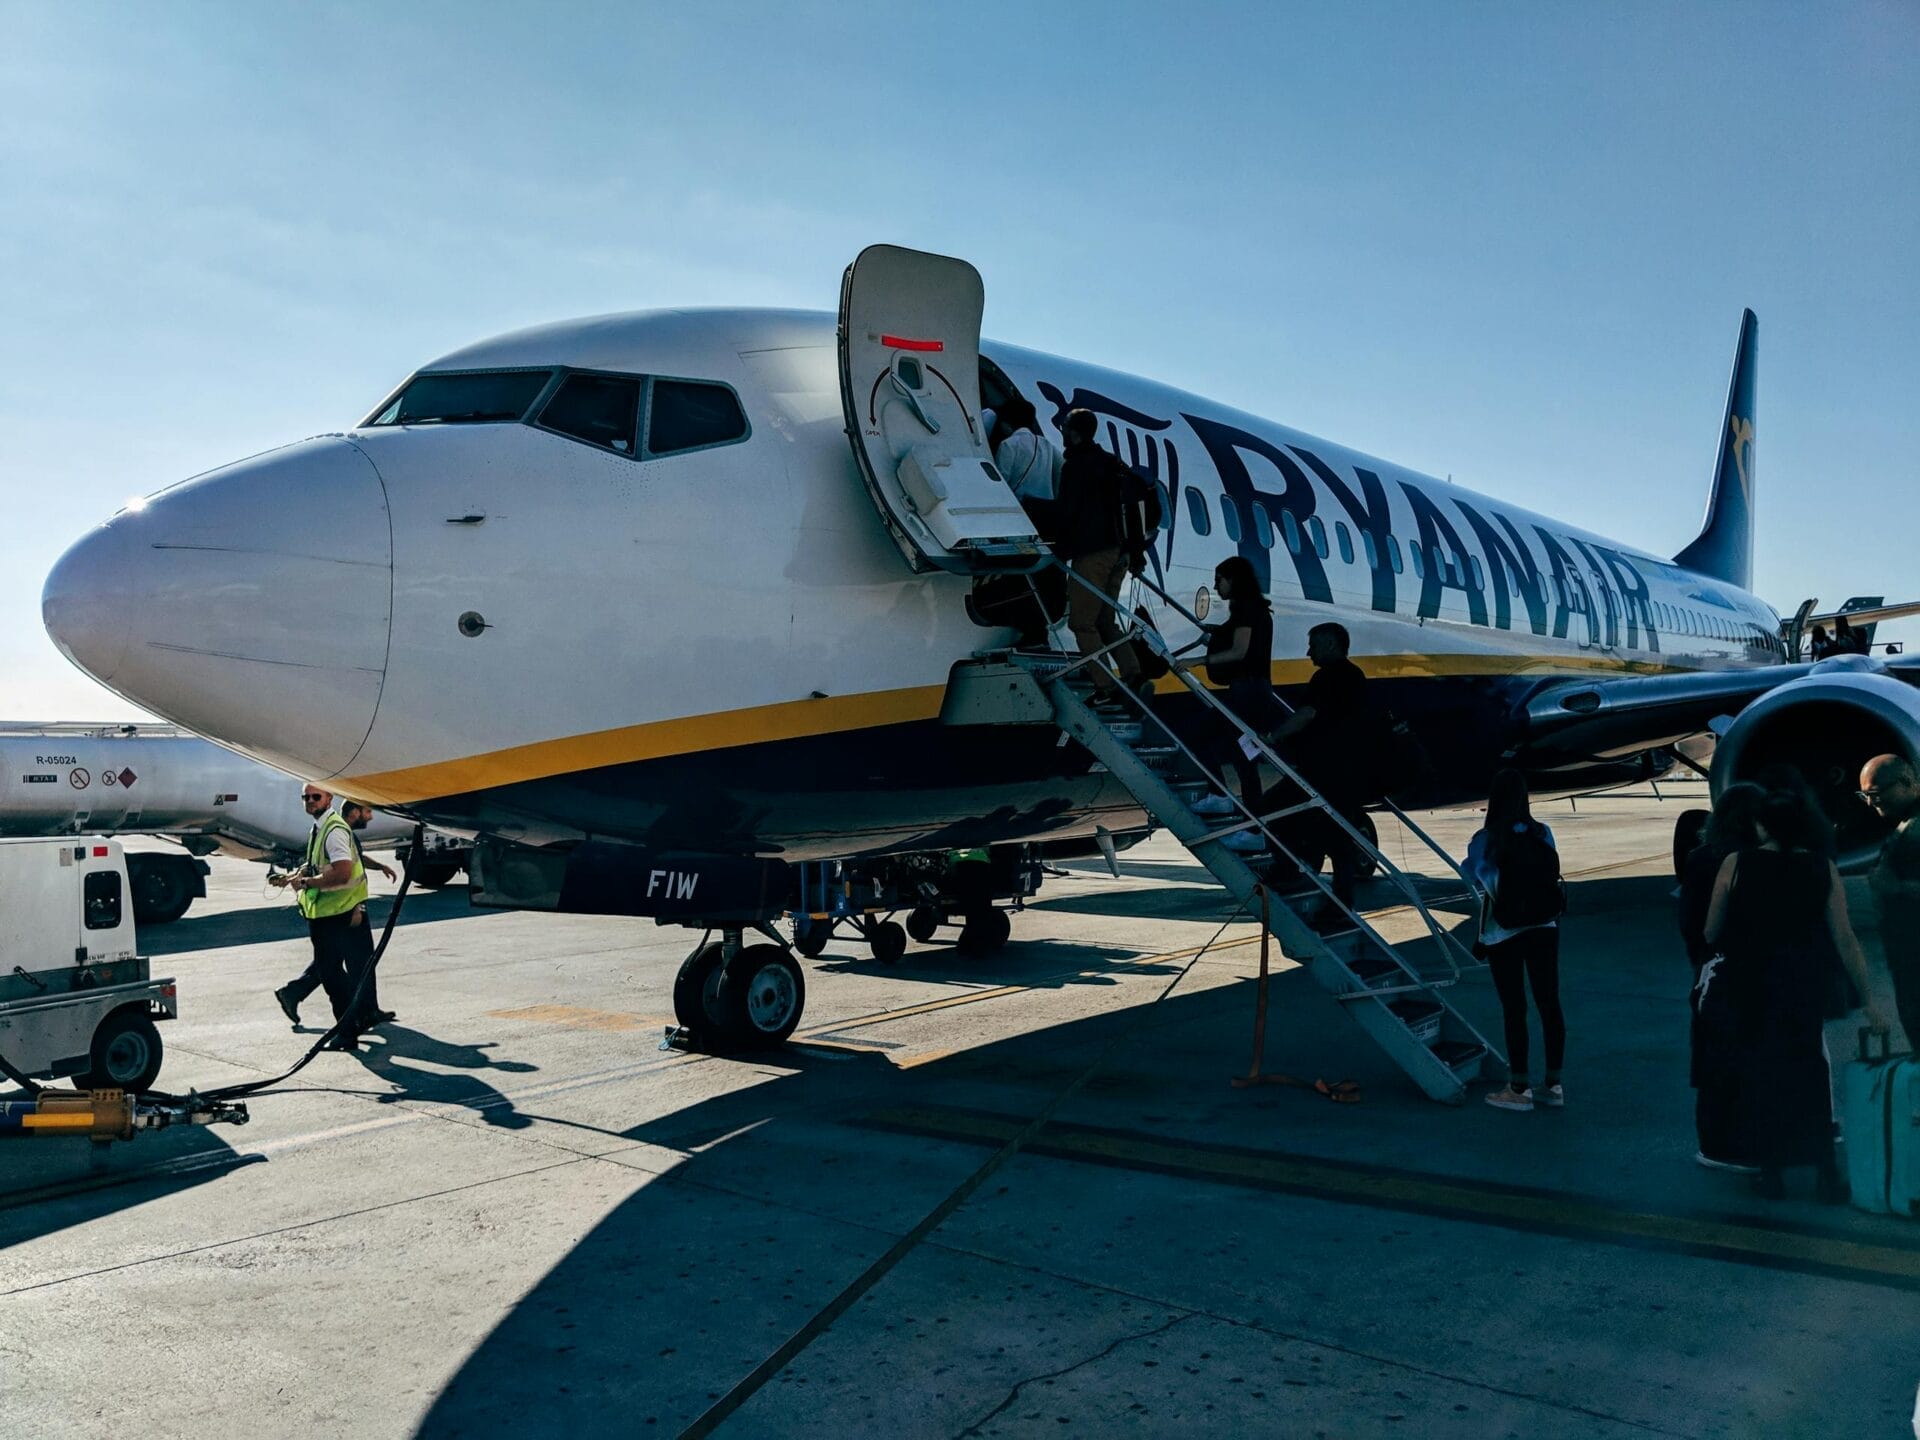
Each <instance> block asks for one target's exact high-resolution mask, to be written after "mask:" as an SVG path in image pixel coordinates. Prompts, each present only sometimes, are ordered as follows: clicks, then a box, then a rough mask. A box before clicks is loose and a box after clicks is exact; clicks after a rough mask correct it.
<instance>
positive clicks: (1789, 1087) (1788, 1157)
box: [1706, 792, 1887, 1205]
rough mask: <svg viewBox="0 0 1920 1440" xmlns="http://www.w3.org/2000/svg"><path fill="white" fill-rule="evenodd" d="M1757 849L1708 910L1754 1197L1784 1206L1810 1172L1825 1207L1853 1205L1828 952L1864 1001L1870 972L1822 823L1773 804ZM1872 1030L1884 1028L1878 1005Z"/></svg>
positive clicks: (1871, 1010) (1731, 872) (1781, 801)
mask: <svg viewBox="0 0 1920 1440" xmlns="http://www.w3.org/2000/svg"><path fill="white" fill-rule="evenodd" d="M1758 836H1759V840H1760V843H1759V845H1758V846H1757V847H1756V848H1753V849H1749V850H1741V851H1737V852H1735V853H1734V854H1732V855H1729V856H1727V857H1726V859H1724V860H1722V861H1721V862H1720V869H1719V872H1718V874H1716V875H1715V877H1714V882H1713V896H1712V899H1711V900H1710V901H1709V902H1708V905H1707V924H1706V937H1707V940H1708V942H1709V943H1711V944H1713V945H1715V946H1717V947H1718V949H1719V950H1720V952H1721V954H1722V956H1723V957H1724V958H1723V959H1722V961H1721V962H1720V966H1719V969H1720V972H1721V973H1720V974H1719V975H1717V976H1716V977H1715V978H1716V983H1724V984H1725V985H1726V987H1727V990H1726V994H1725V999H1726V1001H1727V1003H1728V1004H1729V1006H1730V1008H1731V1017H1732V1026H1733V1028H1734V1031H1735V1033H1736V1035H1737V1045H1738V1054H1737V1059H1736V1073H1737V1083H1738V1087H1739V1097H1738V1098H1739V1105H1740V1119H1741V1122H1742V1128H1743V1130H1744V1133H1745V1136H1746V1143H1747V1147H1748V1149H1749V1153H1751V1155H1752V1156H1753V1158H1754V1160H1755V1162H1756V1163H1757V1164H1758V1165H1759V1167H1760V1173H1759V1175H1758V1177H1756V1181H1755V1188H1756V1189H1758V1191H1759V1192H1760V1194H1762V1195H1764V1196H1766V1197H1767V1198H1768V1199H1772V1200H1777V1199H1779V1198H1781V1197H1782V1196H1784V1195H1785V1194H1786V1179H1785V1177H1784V1175H1783V1174H1782V1172H1783V1171H1785V1170H1787V1169H1789V1168H1792V1167H1795V1166H1803V1165H1810V1166H1812V1167H1813V1169H1814V1171H1815V1174H1816V1175H1817V1177H1818V1188H1817V1193H1818V1195H1819V1198H1820V1199H1821V1200H1822V1201H1823V1202H1825V1203H1827V1204H1830V1205H1837V1204H1840V1203H1842V1202H1843V1201H1845V1200H1846V1198H1847V1184H1846V1181H1845V1180H1844V1179H1842V1178H1841V1175H1840V1171H1839V1167H1838V1166H1837V1165H1836V1164H1835V1161H1834V1153H1833V1092H1832V1077H1831V1075H1830V1073H1829V1070H1828V1065H1827V1054H1826V1044H1825V1041H1824V1039H1823V1037H1822V1034H1821V1028H1822V1021H1821V1012H1822V1008H1823V1004H1822V1002H1823V998H1824V993H1825V990H1826V967H1827V964H1828V959H1827V952H1826V948H1825V947H1826V945H1827V944H1828V943H1830V944H1831V945H1832V946H1833V948H1834V950H1836V951H1837V952H1838V953H1839V956H1840V959H1841V963H1842V964H1844V965H1845V966H1846V968H1847V972H1848V974H1849V975H1851V976H1852V978H1853V982H1854V984H1855V985H1857V986H1859V987H1860V992H1861V993H1862V994H1866V993H1868V992H1867V960H1866V956H1865V955H1864V954H1863V953H1862V952H1861V949H1860V942H1859V941H1858V940H1857V939H1856V938H1854V933H1853V927H1852V925H1851V924H1849V923H1848V920H1847V898H1846V892H1845V891H1844V890H1843V889H1842V888H1841V884H1840V872H1839V870H1838V869H1837V868H1836V867H1835V865H1834V863H1833V861H1831V860H1829V859H1828V858H1827V857H1826V856H1825V855H1824V854H1823V853H1821V843H1822V834H1821V826H1820V818H1819V816H1818V815H1817V814H1816V813H1815V812H1814V811H1813V810H1812V808H1811V807H1810V806H1809V805H1808V804H1807V802H1806V801H1805V800H1803V799H1802V798H1801V797H1800V796H1798V795H1795V794H1792V793H1788V792H1776V793H1774V794H1770V795H1768V796H1767V797H1766V799H1765V800H1764V801H1763V802H1762V803H1761V807H1760V816H1759V826H1758ZM1867 1018H1868V1021H1869V1023H1870V1024H1872V1025H1873V1026H1874V1028H1876V1029H1880V1030H1884V1029H1886V1028H1887V1017H1886V1016H1885V1015H1884V1014H1883V1013H1882V1012H1881V1010H1880V1007H1879V1004H1878V1002H1877V1001H1872V1000H1869V1001H1868V1004H1867Z"/></svg>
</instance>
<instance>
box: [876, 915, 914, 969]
mask: <svg viewBox="0 0 1920 1440" xmlns="http://www.w3.org/2000/svg"><path fill="white" fill-rule="evenodd" d="M867 944H868V945H869V946H871V947H872V949H873V958H874V959H876V960H878V961H879V962H880V963H881V964H882V965H898V964H899V963H900V957H901V956H902V955H904V954H906V953H907V932H906V931H905V930H902V929H901V928H900V927H899V926H898V925H896V924H894V923H893V921H891V920H882V921H881V922H880V923H879V924H878V925H874V926H870V927H869V928H868V930H867Z"/></svg>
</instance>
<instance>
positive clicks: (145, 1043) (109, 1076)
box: [74, 1006, 166, 1095]
mask: <svg viewBox="0 0 1920 1440" xmlns="http://www.w3.org/2000/svg"><path fill="white" fill-rule="evenodd" d="M165 1055H166V1048H165V1046H163V1045H162V1044H161V1043H160V1032H159V1030H157V1029H155V1028H154V1024H153V1020H152V1018H151V1017H149V1016H147V1015H145V1014H142V1013H141V1012H140V1011H139V1010H137V1009H134V1008H133V1007H131V1006H128V1007H123V1008H122V1009H119V1010H116V1011H114V1012H113V1013H112V1014H111V1015H109V1016H107V1018H106V1019H104V1020H102V1021H101V1022H100V1026H99V1028H98V1029H97V1030H95V1031H94V1032H93V1043H92V1045H90V1046H89V1047H88V1050H87V1069H86V1073H85V1074H83V1075H78V1076H76V1077H74V1078H75V1079H77V1080H78V1081H79V1082H80V1084H81V1085H82V1086H84V1087H85V1088H87V1089H89V1090H107V1089H115V1090H124V1091H126V1092H127V1093H128V1094H129V1095H137V1094H139V1093H140V1092H141V1091H143V1090H148V1089H151V1088H152V1086H153V1082H154V1081H155V1080H157V1079H159V1078H160V1062H161V1060H162V1059H163V1058H164V1057H165Z"/></svg>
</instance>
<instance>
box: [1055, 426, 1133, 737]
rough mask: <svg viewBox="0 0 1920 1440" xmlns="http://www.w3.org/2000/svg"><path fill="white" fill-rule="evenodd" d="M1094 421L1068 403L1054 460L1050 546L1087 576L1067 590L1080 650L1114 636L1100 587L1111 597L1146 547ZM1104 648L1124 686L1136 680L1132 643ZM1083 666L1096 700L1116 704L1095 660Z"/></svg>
mask: <svg viewBox="0 0 1920 1440" xmlns="http://www.w3.org/2000/svg"><path fill="white" fill-rule="evenodd" d="M1097 428H1098V423H1097V422H1096V421H1095V419H1094V415H1093V412H1092V411H1091V410H1071V411H1068V412H1067V421H1066V424H1065V425H1063V426H1062V427H1061V431H1060V433H1061V435H1062V437H1063V438H1064V439H1065V440H1066V442H1067V445H1066V452H1065V457H1064V458H1063V459H1062V461H1061V464H1060V502H1059V510H1058V518H1057V520H1056V523H1057V524H1058V526H1059V528H1060V535H1059V539H1058V541H1057V542H1056V545H1055V549H1056V550H1058V552H1059V554H1060V558H1061V559H1063V560H1065V561H1067V562H1068V563H1069V564H1070V565H1071V566H1072V567H1073V573H1074V574H1075V575H1076V576H1077V577H1079V581H1084V582H1085V583H1084V584H1082V583H1078V581H1077V582H1076V583H1075V584H1074V586H1073V588H1072V589H1071V590H1070V591H1069V593H1068V596H1067V628H1068V629H1069V630H1071V631H1072V632H1073V641H1074V644H1075V645H1077V646H1078V647H1079V649H1080V653H1081V654H1082V655H1088V654H1091V653H1092V652H1093V651H1095V650H1098V649H1100V647H1101V646H1103V645H1111V644H1112V643H1113V642H1114V641H1116V640H1118V639H1119V638H1120V634H1121V630H1120V618H1119V614H1118V612H1117V611H1116V610H1115V609H1114V608H1113V606H1111V605H1104V604H1102V603H1101V601H1100V598H1099V596H1100V595H1101V594H1104V595H1106V596H1107V597H1108V598H1109V599H1111V600H1114V601H1116V602H1117V601H1118V600H1119V598H1120V587H1121V585H1122V584H1124V583H1125V581H1126V578H1127V573H1128V571H1129V569H1131V568H1134V567H1136V566H1139V567H1141V568H1144V563H1145V562H1144V556H1145V553H1146V547H1145V544H1144V541H1143V540H1142V539H1141V537H1140V536H1139V535H1138V534H1137V533H1134V532H1136V531H1138V529H1139V524H1138V521H1137V519H1136V518H1135V516H1134V507H1133V506H1131V505H1129V504H1127V494H1128V489H1129V485H1128V481H1129V480H1130V479H1131V478H1132V472H1131V471H1129V470H1128V469H1127V467H1126V466H1125V465H1122V464H1121V463H1120V460H1119V458H1118V457H1117V456H1115V455H1114V454H1112V452H1110V451H1107V450H1103V449H1101V448H1100V446H1099V445H1098V444H1096V443H1095V441H1094V438H1093V437H1094V432H1095V430H1096V429H1097ZM1136 573H1137V572H1136ZM1089 587H1091V588H1089ZM1096 591H1097V592H1099V593H1098V594H1096V593H1094V592H1096ZM1108 653H1109V654H1110V655H1111V656H1112V657H1113V663H1114V664H1115V665H1116V666H1117V667H1119V670H1120V678H1121V680H1122V681H1124V682H1125V683H1126V684H1127V685H1128V687H1129V688H1131V687H1133V686H1135V685H1137V684H1138V683H1139V680H1140V663H1139V661H1138V660H1137V659H1136V658H1135V656H1134V654H1133V647H1132V646H1130V645H1122V646H1119V647H1118V648H1117V649H1114V650H1111V651H1109V652H1108ZM1086 669H1087V670H1088V671H1089V672H1091V678H1092V681H1093V688H1094V693H1095V696H1096V697H1097V698H1096V700H1095V702H1094V703H1095V704H1098V705H1117V704H1118V703H1119V701H1118V698H1117V696H1116V695H1115V693H1114V685H1113V677H1112V676H1110V675H1108V674H1107V667H1106V666H1105V665H1103V664H1101V663H1100V662H1099V661H1097V660H1096V661H1094V662H1093V663H1092V664H1091V665H1088V666H1087V667H1086Z"/></svg>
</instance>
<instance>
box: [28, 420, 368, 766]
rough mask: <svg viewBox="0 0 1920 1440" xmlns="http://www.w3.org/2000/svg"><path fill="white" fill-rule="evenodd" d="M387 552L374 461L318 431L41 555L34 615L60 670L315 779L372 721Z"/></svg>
mask: <svg viewBox="0 0 1920 1440" xmlns="http://www.w3.org/2000/svg"><path fill="white" fill-rule="evenodd" d="M392 563H393V547H392V531H391V526H390V524H389V520H388V515H387V500H386V491H385V487H384V486H383V485H382V483H381V479H380V474H379V472H378V471H377V470H376V469H375V468H374V466H373V462H372V461H370V460H369V459H368V458H367V457H366V455H365V454H364V453H362V452H361V450H360V449H359V448H358V447H357V446H355V445H353V444H352V443H351V442H349V441H347V440H344V439H341V438H339V437H327V438H323V439H318V440H307V441H303V442H302V443H300V444H298V445H289V446H287V447H286V448H284V449H281V450H273V451H269V452H268V453H267V454H265V455H259V456H255V457H254V458H253V459H251V460H242V461H240V462H239V463H238V464H234V465H229V466H226V467H224V468H223V469H219V470H214V471H211V472H209V473H208V474H205V475H202V476H199V477H197V478H196V479H193V480H189V481H187V482H185V483H184V484H181V485H176V486H174V487H173V488H172V489H170V490H166V491H163V492H161V493H160V494H159V495H156V496H154V497H153V498H152V499H150V500H148V501H147V502H146V503H145V504H144V505H142V506H137V507H132V508H129V509H128V510H126V511H124V512H123V513H121V514H119V515H116V516H114V517H113V519H111V520H109V521H108V522H107V523H106V524H105V525H103V526H101V527H100V528H99V529H98V530H95V531H94V532H92V533H91V534H89V535H87V536H86V537H84V538H83V539H81V540H80V541H79V542H78V543H77V544H75V545H74V546H73V548H72V549H70V550H69V551H67V553H66V554H65V555H63V556H62V557H61V558H60V561H59V563H58V564H57V565H55V566H54V569H53V573H52V574H51V575H49V576H48V577H47V583H46V589H45V591H44V593H43V595H42V598H41V614H42V617H43V619H44V620H45V622H46V626H47V631H48V633H49V634H50V635H52V636H53V639H54V642H55V643H56V644H58V645H59V646H60V648H61V649H62V650H63V651H65V652H66V654H67V656H68V657H69V658H70V659H72V660H73V662H74V663H75V664H76V665H78V666H79V667H80V668H81V669H82V670H85V671H86V672H87V673H88V674H89V675H92V676H93V677H94V678H95V679H96V680H99V681H101V682H102V683H103V684H105V685H108V686H109V687H110V688H112V689H113V690H115V691H117V692H118V693H120V694H121V695H124V696H126V697H127V698H128V699H129V700H132V701H134V702H135V703H136V704H138V705H141V706H143V707H144V708H146V709H148V710H151V711H153V712H154V713H155V714H156V715H162V716H165V717H166V718H167V719H169V720H173V721H176V722H177V723H179V724H182V725H185V726H187V727H188V728H190V729H193V730H197V731H199V732H200V733H201V734H203V735H208V736H211V737H213V738H214V739H216V740H220V741H223V742H225V743H226V744H229V745H232V746H234V747H235V748H237V749H241V750H244V751H246V752H248V753H250V754H253V755H256V756H258V757H259V758H261V759H263V760H266V761H268V762H269V763H271V764H275V765H278V766H280V767H282V768H283V769H288V770H293V771H295V772H297V773H300V774H304V775H310V776H315V777H323V776H328V775H336V774H338V773H340V771H342V770H344V769H345V768H346V767H347V765H348V764H349V763H351V761H352V760H353V757H354V755H355V754H356V753H358V751H359V749H360V745H361V742H362V741H363V740H365V738H366V735H367V731H368V730H369V729H370V728H372V725H373V716H374V710H375V708H376V706H377V705H378V702H379V698H380V685H381V681H382V679H383V678H384V674H385V669H386V653H387V639H388V632H389V628H390V622H391V604H390V601H391V596H392Z"/></svg>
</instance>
